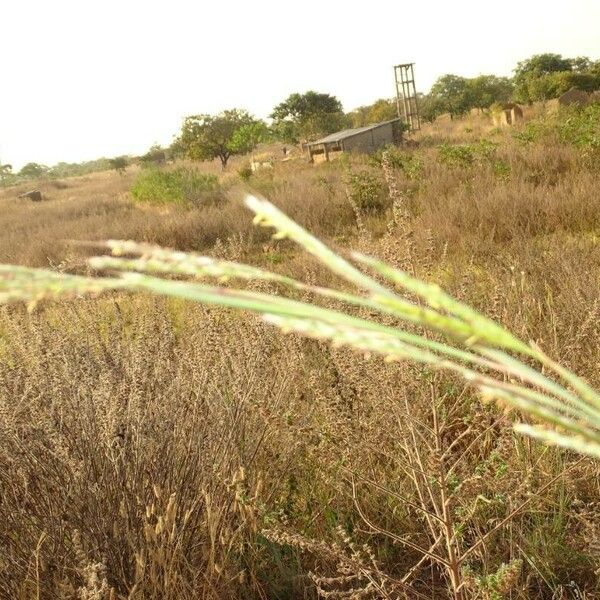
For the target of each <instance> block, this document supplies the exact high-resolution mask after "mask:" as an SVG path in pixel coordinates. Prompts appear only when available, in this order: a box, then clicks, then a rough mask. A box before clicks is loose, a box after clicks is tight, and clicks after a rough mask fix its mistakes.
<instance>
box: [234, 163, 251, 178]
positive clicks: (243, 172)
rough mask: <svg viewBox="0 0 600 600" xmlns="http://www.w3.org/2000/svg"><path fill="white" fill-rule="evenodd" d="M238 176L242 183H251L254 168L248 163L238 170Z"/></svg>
mask: <svg viewBox="0 0 600 600" xmlns="http://www.w3.org/2000/svg"><path fill="white" fill-rule="evenodd" d="M237 174H238V176H239V178H240V179H241V180H242V181H249V180H250V177H252V168H251V167H250V165H249V164H248V163H246V164H244V165H243V166H241V167H240V168H239V169H238V172H237Z"/></svg>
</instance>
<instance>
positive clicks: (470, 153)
mask: <svg viewBox="0 0 600 600" xmlns="http://www.w3.org/2000/svg"><path fill="white" fill-rule="evenodd" d="M497 148H498V144H497V143H496V142H492V141H490V140H487V139H481V140H479V141H478V142H475V143H473V144H456V145H452V144H441V145H440V147H439V148H438V151H439V156H440V160H441V162H443V163H445V164H447V165H451V166H454V167H468V166H471V165H473V164H479V165H481V164H485V163H489V162H490V161H493V159H494V158H495V156H496V149H497Z"/></svg>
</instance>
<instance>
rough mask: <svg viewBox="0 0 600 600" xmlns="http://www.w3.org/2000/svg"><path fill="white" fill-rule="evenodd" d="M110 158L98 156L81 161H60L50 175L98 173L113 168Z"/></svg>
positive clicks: (64, 175)
mask: <svg viewBox="0 0 600 600" xmlns="http://www.w3.org/2000/svg"><path fill="white" fill-rule="evenodd" d="M111 168H112V166H111V163H110V159H108V158H98V159H96V160H89V161H84V162H81V163H66V162H59V163H57V164H56V165H54V166H53V167H52V168H51V169H50V171H49V172H48V175H49V176H50V177H57V178H63V177H77V176H80V175H88V174H90V173H98V172H101V171H108V170H109V169H111Z"/></svg>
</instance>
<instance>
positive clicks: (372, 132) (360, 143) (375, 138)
mask: <svg viewBox="0 0 600 600" xmlns="http://www.w3.org/2000/svg"><path fill="white" fill-rule="evenodd" d="M401 141H402V120H401V119H392V120H391V121H383V122H382V123H373V124H371V125H367V126H365V127H357V128H355V129H344V130H343V131H338V132H336V133H332V134H330V135H328V136H326V137H324V138H321V139H320V140H315V141H314V142H309V143H308V144H307V146H308V155H309V157H310V160H311V161H312V162H322V161H327V160H330V158H332V156H333V155H335V154H337V153H340V152H352V151H356V152H366V153H370V152H375V151H376V150H378V149H379V148H383V147H384V146H389V145H390V144H399V143H400V142H401Z"/></svg>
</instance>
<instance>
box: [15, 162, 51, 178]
mask: <svg viewBox="0 0 600 600" xmlns="http://www.w3.org/2000/svg"><path fill="white" fill-rule="evenodd" d="M48 171H49V168H48V167H46V166H45V165H40V164H38V163H34V162H31V163H27V164H26V165H25V166H24V167H23V168H22V169H21V170H20V171H19V175H20V176H21V177H28V178H31V179H37V178H38V177H42V176H43V175H45V174H46V173H47V172H48Z"/></svg>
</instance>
